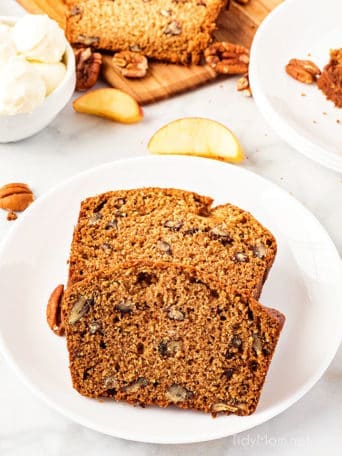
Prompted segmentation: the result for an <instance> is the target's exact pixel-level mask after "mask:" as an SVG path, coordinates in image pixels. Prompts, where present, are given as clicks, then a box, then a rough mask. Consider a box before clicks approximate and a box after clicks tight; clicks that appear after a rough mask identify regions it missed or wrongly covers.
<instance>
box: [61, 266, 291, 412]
mask: <svg viewBox="0 0 342 456" xmlns="http://www.w3.org/2000/svg"><path fill="white" fill-rule="evenodd" d="M63 315H64V321H65V326H66V335H67V344H68V350H69V356H70V370H71V375H72V381H73V386H74V388H75V389H76V390H77V391H78V392H79V393H81V394H82V395H84V396H88V397H108V398H113V399H116V400H123V401H127V402H130V403H133V404H140V405H143V406H144V405H158V406H160V407H167V406H169V405H172V404H174V405H176V406H178V407H181V408H185V409H196V410H201V411H204V412H208V413H212V414H213V415H216V414H218V413H222V414H231V413H234V414H237V415H249V414H251V413H253V412H254V410H255V408H256V406H257V403H258V400H259V397H260V393H261V389H262V386H263V383H264V380H265V377H266V374H267V371H268V367H269V365H270V362H271V358H272V355H273V353H274V350H275V347H276V344H277V341H278V338H279V334H280V331H281V329H282V326H283V324H284V320H285V318H284V316H283V315H282V314H281V313H280V312H278V311H276V310H274V309H268V308H266V307H263V306H262V305H261V304H259V303H258V302H257V301H255V300H254V299H253V298H251V297H246V296H244V295H242V294H241V293H239V292H236V291H234V289H232V288H231V287H229V286H228V285H227V284H226V283H219V282H217V281H216V279H215V277H210V276H207V275H206V274H205V273H202V272H199V271H196V270H195V269H193V268H187V267H184V266H181V265H176V264H169V263H151V262H146V261H145V262H136V263H128V264H127V263H126V264H124V263H123V264H121V265H119V266H117V267H115V268H113V269H109V270H103V271H99V272H97V273H95V274H94V275H90V276H88V277H87V278H86V279H84V280H83V281H80V282H78V283H76V284H74V285H72V286H70V287H69V288H68V290H67V292H66V295H65V296H64V300H63Z"/></svg>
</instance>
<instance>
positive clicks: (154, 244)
mask: <svg viewBox="0 0 342 456" xmlns="http://www.w3.org/2000/svg"><path fill="white" fill-rule="evenodd" d="M211 204H212V200H211V198H207V197H203V196H200V195H197V194H195V193H191V192H187V191H183V190H175V189H161V188H142V189H136V190H120V191H114V192H108V193H104V194H102V195H99V196H95V197H91V198H88V199H86V200H85V201H83V202H82V204H81V210H80V214H79V218H78V222H77V225H76V227H75V230H74V235H73V241H72V246H71V254H70V260H69V267H70V269H69V285H71V284H72V283H75V282H77V281H79V280H82V279H83V278H85V277H87V276H88V275H89V274H92V273H94V272H96V271H100V270H102V269H108V268H110V267H112V266H115V265H116V264H118V263H121V262H130V261H135V260H139V259H150V260H153V261H156V262H160V261H163V262H170V263H181V264H185V265H189V266H191V267H196V268H197V269H199V270H200V271H203V272H205V273H207V274H209V275H213V276H215V277H217V279H218V280H220V281H221V282H225V283H228V284H229V285H232V286H234V287H235V288H236V289H237V290H239V291H241V292H242V293H245V294H247V295H253V296H254V297H255V298H258V297H259V295H260V292H261V289H262V285H263V283H264V281H265V279H266V277H267V274H268V271H269V269H270V268H271V266H272V263H273V261H274V258H275V254H276V249H277V246H276V241H275V239H274V237H273V236H272V234H271V233H270V232H269V231H268V230H267V229H266V228H264V227H263V226H262V225H261V224H260V223H259V222H258V221H257V220H256V219H255V218H254V217H252V215H251V214H249V213H248V212H245V211H243V210H241V209H239V208H237V207H235V206H233V205H231V204H226V205H224V206H219V207H217V208H213V209H212V208H211Z"/></svg>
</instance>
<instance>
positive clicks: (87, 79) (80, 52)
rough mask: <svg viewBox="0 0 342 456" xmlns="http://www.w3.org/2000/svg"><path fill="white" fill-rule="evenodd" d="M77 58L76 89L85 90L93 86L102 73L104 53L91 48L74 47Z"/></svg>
mask: <svg viewBox="0 0 342 456" xmlns="http://www.w3.org/2000/svg"><path fill="white" fill-rule="evenodd" d="M74 53H75V58H76V90H78V91H83V90H87V89H90V88H91V87H93V86H94V85H95V84H96V82H97V80H98V78H99V75H100V71H101V65H102V55H101V54H100V53H99V52H93V51H92V50H91V48H89V47H88V48H79V49H74Z"/></svg>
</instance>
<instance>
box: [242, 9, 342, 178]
mask: <svg viewBox="0 0 342 456" xmlns="http://www.w3.org/2000/svg"><path fill="white" fill-rule="evenodd" d="M341 46H342V21H341V0H326V1H324V2H322V1H312V0H301V1H297V0H287V1H286V2H283V3H282V4H281V5H280V6H278V7H277V8H276V9H275V10H274V11H273V12H272V13H271V14H270V15H269V16H268V17H267V18H266V19H265V21H264V22H263V23H262V24H261V26H260V27H259V29H258V31H257V33H256V35H255V38H254V41H253V45H252V50H251V62H250V74H249V76H250V83H251V88H252V92H253V96H254V99H255V102H256V104H257V106H258V108H259V110H260V112H261V113H262V114H263V115H264V117H265V119H266V120H267V121H268V122H269V124H270V125H271V126H272V128H273V129H274V130H275V131H276V132H277V133H278V134H279V135H280V136H281V137H282V138H283V139H284V140H285V141H287V142H288V143H289V144H290V145H291V146H293V147H294V148H296V149H297V150H298V151H299V152H301V153H303V154H304V155H306V156H307V157H309V158H311V159H312V160H315V161H317V162H318V163H320V164H322V165H324V166H326V167H328V168H331V169H334V170H336V171H339V172H342V109H341V108H337V107H335V105H334V103H333V102H332V101H329V100H327V99H326V97H325V95H324V94H323V92H322V91H321V90H320V89H319V88H318V86H317V84H316V81H315V79H316V77H315V76H314V77H313V78H311V77H310V71H311V69H310V68H309V71H307V72H306V71H304V72H303V71H302V68H301V67H300V66H298V61H297V62H295V67H293V66H292V70H293V71H292V75H293V76H295V77H297V79H298V80H295V79H294V78H293V77H290V76H289V75H288V74H287V73H286V71H285V67H286V65H287V64H288V62H289V61H290V60H291V59H293V58H295V59H300V60H309V61H312V62H314V63H315V64H316V65H317V66H318V67H319V68H320V70H321V71H323V68H324V66H325V65H327V64H328V62H329V51H330V49H339V48H341ZM340 75H341V76H340V78H342V68H340ZM303 76H304V80H306V81H307V82H310V81H311V83H303V82H300V79H303ZM305 76H307V78H305ZM340 81H341V79H340ZM339 86H340V87H339V97H340V101H341V104H342V100H341V97H342V86H341V82H340V83H339ZM336 90H337V88H336Z"/></svg>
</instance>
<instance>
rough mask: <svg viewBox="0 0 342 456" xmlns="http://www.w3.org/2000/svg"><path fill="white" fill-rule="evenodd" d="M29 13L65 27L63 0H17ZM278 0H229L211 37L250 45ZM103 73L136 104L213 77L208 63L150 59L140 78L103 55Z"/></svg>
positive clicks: (163, 96) (202, 82)
mask: <svg viewBox="0 0 342 456" xmlns="http://www.w3.org/2000/svg"><path fill="white" fill-rule="evenodd" d="M17 1H18V3H20V4H21V5H22V6H23V7H24V8H25V9H26V10H27V11H29V12H30V13H46V14H48V15H49V16H50V17H51V18H52V19H55V20H56V21H58V22H59V24H60V25H61V26H62V27H65V10H66V7H65V5H64V1H63V0H17ZM281 1H282V0H250V3H249V4H247V5H239V4H237V3H235V2H234V1H231V2H230V7H229V10H227V11H223V12H222V13H221V15H220V17H219V20H218V29H217V31H216V32H215V38H216V39H217V40H219V41H230V42H232V43H237V44H242V45H244V46H246V47H250V45H251V43H252V40H253V37H254V34H255V31H256V29H257V27H258V25H259V24H260V23H261V22H262V20H263V19H264V18H265V17H266V16H267V14H268V13H269V12H270V11H271V10H272V9H273V8H275V7H276V6H277V5H279V4H280V3H281ZM103 77H104V79H105V80H106V81H107V82H108V83H109V84H110V85H112V86H113V87H116V88H118V89H121V90H123V91H125V92H127V93H129V94H130V95H132V96H133V97H134V98H135V99H136V100H137V101H138V102H139V103H140V104H148V103H153V102H155V101H158V100H162V99H164V98H168V97H170V96H172V95H175V94H177V93H181V92H185V91H187V90H191V89H194V88H195V87H198V86H200V85H203V84H205V83H207V82H210V81H213V80H214V79H216V77H217V75H216V74H215V72H214V70H212V68H210V67H209V66H208V65H202V66H200V65H192V66H188V67H185V66H182V65H174V64H166V63H157V62H152V63H150V69H149V72H148V75H147V76H146V77H145V78H143V79H136V80H133V79H126V78H124V77H123V76H121V74H120V73H119V72H117V71H116V70H114V68H113V67H112V65H111V57H110V56H109V55H105V56H104V65H103Z"/></svg>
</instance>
